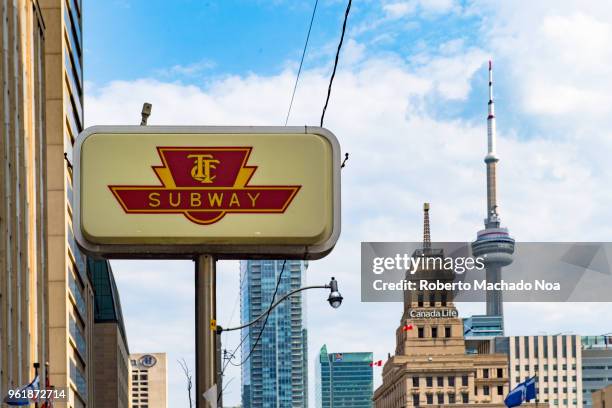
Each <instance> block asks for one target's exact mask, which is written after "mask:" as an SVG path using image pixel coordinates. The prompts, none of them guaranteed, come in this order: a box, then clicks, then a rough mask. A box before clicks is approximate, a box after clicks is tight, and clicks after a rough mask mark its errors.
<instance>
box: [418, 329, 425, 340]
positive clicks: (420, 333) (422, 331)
mask: <svg viewBox="0 0 612 408" xmlns="http://www.w3.org/2000/svg"><path fill="white" fill-rule="evenodd" d="M423 337H425V329H424V328H423V327H419V339H422V338H423Z"/></svg>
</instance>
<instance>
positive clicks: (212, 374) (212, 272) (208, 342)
mask: <svg viewBox="0 0 612 408" xmlns="http://www.w3.org/2000/svg"><path fill="white" fill-rule="evenodd" d="M195 265H196V267H195V331H196V336H195V337H196V407H198V408H203V407H206V406H207V403H206V401H205V399H204V393H205V392H206V391H208V390H210V389H211V388H213V387H214V386H215V384H216V383H217V372H218V370H219V367H218V366H217V364H218V363H217V356H216V351H217V347H216V334H215V328H214V326H213V324H212V322H214V321H216V316H217V293H216V289H217V282H216V280H217V279H216V269H217V268H216V261H215V259H214V258H213V257H212V256H210V255H199V256H198V257H197V258H196V261H195ZM213 408H217V407H216V406H215V407H213Z"/></svg>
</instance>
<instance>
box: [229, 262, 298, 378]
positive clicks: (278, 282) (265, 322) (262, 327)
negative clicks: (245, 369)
mask: <svg viewBox="0 0 612 408" xmlns="http://www.w3.org/2000/svg"><path fill="white" fill-rule="evenodd" d="M286 263H287V260H284V261H283V266H282V267H281V271H280V273H279V275H278V279H277V281H276V287H275V288H274V293H273V294H272V298H271V300H270V306H272V305H273V304H274V300H275V299H276V294H277V293H278V288H279V287H280V283H281V279H282V277H283V272H284V271H285V265H286ZM271 314H272V313H268V314H267V315H266V318H265V319H264V322H263V324H262V326H261V330H260V331H259V333H258V334H257V338H256V339H255V343H254V344H253V347H251V350H250V351H249V354H248V355H247V356H246V357H245V358H244V359H242V361H241V362H240V363H239V364H234V363H232V358H233V357H234V355H235V354H236V352H237V351H238V349H239V348H240V346H241V345H242V343H244V341H245V340H246V338H247V337H248V336H249V335H248V334H247V335H246V336H244V337H243V338H242V340H241V341H240V344H238V346H237V347H236V348H235V349H234V351H233V352H232V353H231V355H230V356H229V358H228V359H227V362H226V364H225V366H224V367H223V369H222V370H221V374H222V375H223V372H224V371H225V369H226V368H227V363H229V364H232V365H233V366H236V367H239V366H241V365H243V364H244V363H246V362H247V361H248V359H249V358H250V357H251V354H253V351H254V350H255V347H257V344H259V340H260V339H261V335H262V334H263V332H264V330H265V328H266V325H267V324H268V318H269V317H270V315H271Z"/></svg>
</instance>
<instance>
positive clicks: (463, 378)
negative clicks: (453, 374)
mask: <svg viewBox="0 0 612 408" xmlns="http://www.w3.org/2000/svg"><path fill="white" fill-rule="evenodd" d="M461 385H463V386H464V387H467V385H468V376H467V375H462V376H461Z"/></svg>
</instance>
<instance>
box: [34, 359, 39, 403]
mask: <svg viewBox="0 0 612 408" xmlns="http://www.w3.org/2000/svg"><path fill="white" fill-rule="evenodd" d="M33 365H34V379H35V380H36V377H38V369H39V368H40V363H34V364H33ZM38 384H40V378H38ZM38 390H39V391H40V385H39V386H38ZM35 398H36V402H34V406H35V407H36V408H38V397H35Z"/></svg>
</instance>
